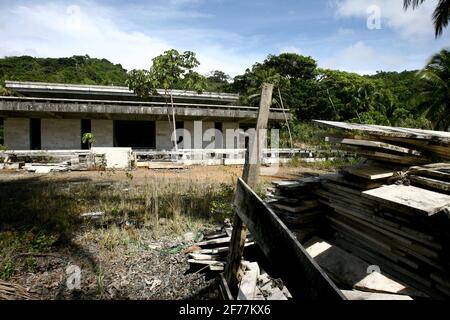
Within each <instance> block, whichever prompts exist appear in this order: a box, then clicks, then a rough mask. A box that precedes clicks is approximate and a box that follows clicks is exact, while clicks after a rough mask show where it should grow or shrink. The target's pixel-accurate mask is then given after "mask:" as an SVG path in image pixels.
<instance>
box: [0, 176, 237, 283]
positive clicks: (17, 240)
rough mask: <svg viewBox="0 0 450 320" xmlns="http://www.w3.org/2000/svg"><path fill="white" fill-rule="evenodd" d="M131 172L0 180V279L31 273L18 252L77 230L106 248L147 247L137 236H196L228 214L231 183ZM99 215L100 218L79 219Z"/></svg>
mask: <svg viewBox="0 0 450 320" xmlns="http://www.w3.org/2000/svg"><path fill="white" fill-rule="evenodd" d="M133 179H134V177H133V175H132V174H130V173H128V174H127V178H126V179H124V180H121V181H107V180H100V181H98V180H91V179H76V180H73V179H71V180H69V181H67V180H65V179H62V180H60V179H50V180H48V179H43V180H42V179H40V178H39V177H32V178H26V179H19V180H12V181H8V182H3V183H0V221H1V222H2V224H1V226H0V278H2V279H5V280H6V279H9V278H10V277H11V276H12V275H13V274H14V273H16V272H18V271H25V270H31V269H32V267H33V265H34V261H32V260H30V261H25V263H20V264H19V263H17V261H16V259H15V258H14V256H15V254H17V253H42V252H49V251H51V250H52V248H53V247H55V246H64V245H66V244H68V243H70V242H71V240H72V238H73V236H74V234H79V233H80V232H82V233H83V234H84V235H85V236H86V239H89V238H90V240H91V241H92V242H93V243H97V244H98V245H99V246H100V247H102V248H104V249H105V250H108V251H111V250H114V248H116V247H119V246H125V247H128V246H135V247H140V246H142V245H145V243H146V241H143V239H142V235H143V234H145V237H148V236H150V237H151V238H152V239H158V238H160V237H164V236H167V235H171V236H172V237H177V236H180V235H182V234H183V233H185V232H187V231H193V232H198V231H199V230H202V229H204V228H207V227H209V226H212V225H213V224H217V223H221V222H222V221H223V220H224V219H225V218H226V217H229V216H230V215H231V214H232V208H231V199H232V195H233V188H232V187H231V183H230V184H228V185H226V184H221V183H218V182H205V181H200V180H196V179H192V180H188V181H186V180H185V179H177V178H174V177H166V176H161V177H157V178H153V179H147V180H146V181H140V183H134V182H133ZM98 211H100V212H103V213H104V214H103V216H102V218H101V219H100V221H95V222H92V221H89V220H85V219H84V220H83V219H81V218H80V215H81V214H82V213H86V212H98Z"/></svg>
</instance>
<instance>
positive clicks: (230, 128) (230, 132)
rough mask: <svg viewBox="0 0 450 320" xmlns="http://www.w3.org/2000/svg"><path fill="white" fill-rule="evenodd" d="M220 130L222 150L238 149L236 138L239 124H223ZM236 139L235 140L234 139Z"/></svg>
mask: <svg viewBox="0 0 450 320" xmlns="http://www.w3.org/2000/svg"><path fill="white" fill-rule="evenodd" d="M222 130H223V134H224V148H227V149H234V148H240V146H239V143H237V142H238V141H239V138H238V137H237V136H238V131H236V130H239V123H237V122H224V123H223V125H222ZM235 137H236V138H235Z"/></svg>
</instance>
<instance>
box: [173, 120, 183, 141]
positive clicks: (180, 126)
mask: <svg viewBox="0 0 450 320" xmlns="http://www.w3.org/2000/svg"><path fill="white" fill-rule="evenodd" d="M175 128H176V129H177V130H178V129H184V121H175ZM177 139H178V140H177V145H178V144H180V143H182V142H183V140H184V137H183V135H180V136H178V135H177Z"/></svg>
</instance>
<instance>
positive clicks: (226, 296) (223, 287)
mask: <svg viewBox="0 0 450 320" xmlns="http://www.w3.org/2000/svg"><path fill="white" fill-rule="evenodd" d="M219 289H220V293H221V296H222V299H223V300H228V301H231V300H234V298H233V295H232V294H231V291H230V288H229V287H228V283H227V280H226V279H225V276H224V275H223V273H221V274H220V283H219Z"/></svg>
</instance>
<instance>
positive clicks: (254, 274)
mask: <svg viewBox="0 0 450 320" xmlns="http://www.w3.org/2000/svg"><path fill="white" fill-rule="evenodd" d="M258 277H259V267H258V266H257V264H256V267H254V268H252V269H250V270H247V271H246V272H245V273H244V276H243V277H242V280H241V283H240V285H239V290H238V295H237V300H253V299H255V296H256V283H257V281H258Z"/></svg>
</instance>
